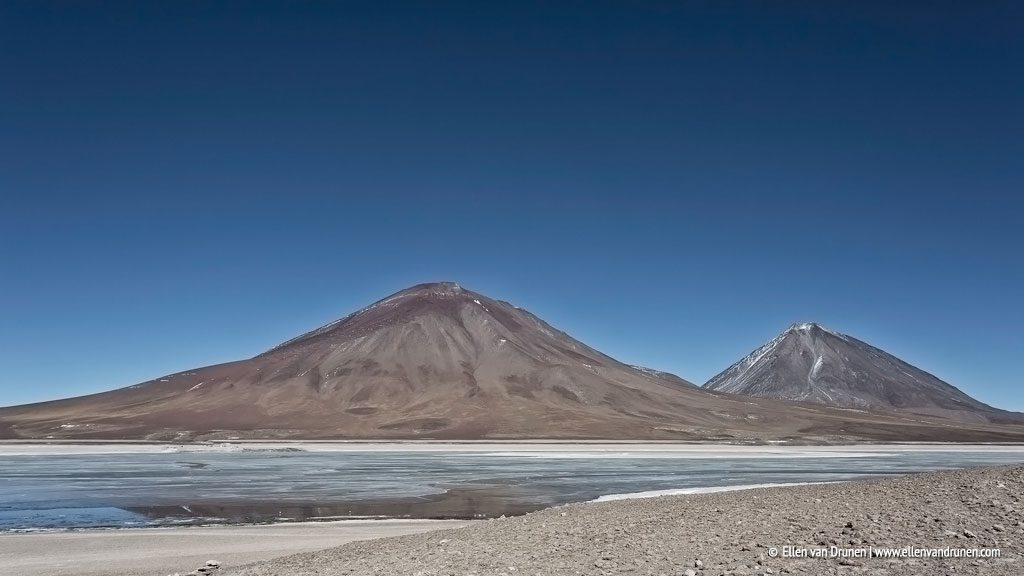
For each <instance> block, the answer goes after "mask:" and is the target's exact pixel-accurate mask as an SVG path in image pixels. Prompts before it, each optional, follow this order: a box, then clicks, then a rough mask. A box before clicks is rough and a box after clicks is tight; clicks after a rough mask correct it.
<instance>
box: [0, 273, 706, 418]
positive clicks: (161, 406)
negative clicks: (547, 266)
mask: <svg viewBox="0 0 1024 576" xmlns="http://www.w3.org/2000/svg"><path fill="white" fill-rule="evenodd" d="M687 395H697V396H703V395H704V393H703V392H701V391H700V390H699V388H697V387H696V386H694V385H692V384H691V383H689V382H686V381H685V380H682V379H681V378H678V377H675V376H672V375H669V374H666V373H661V372H656V371H652V370H643V369H639V368H634V367H631V366H628V365H626V364H623V363H621V362H619V361H617V360H615V359H613V358H610V357H609V356H607V355H605V354H602V353H601V352H598V351H597V350H594V349H593V348H591V347H589V346H587V345H585V344H583V343H581V342H579V341H578V340H575V339H573V338H572V337H570V336H568V335H567V334H565V333H564V332H561V331H559V330H556V329H555V328H553V327H551V326H550V325H548V324H547V323H545V322H544V321H542V320H541V319H539V318H537V317H536V316H534V315H533V314H531V313H529V312H527V311H526V310H523V309H521V308H518V307H515V306H512V305H511V304H509V303H507V302H504V301H500V300H495V299H492V298H488V297H487V296H484V295H482V294H478V293H476V292H473V291H471V290H467V289H465V288H463V287H461V286H460V285H458V284H456V283H454V282H438V283H429V284H420V285H416V286H413V287H411V288H407V289H405V290H401V291H399V292H396V293H394V294H392V295H390V296H388V297H386V298H384V299H382V300H379V301H377V302H375V303H373V304H371V305H370V306H367V307H365V308H363V309H361V310H359V311H357V312H355V313H352V314H350V315H348V316H345V317H344V318H341V319H339V320H336V321H333V322H331V323H329V324H325V325H323V326H321V327H319V328H316V329H314V330H312V331H310V332H307V333H305V334H302V335H300V336H298V337H296V338H293V339H291V340H288V341H286V342H284V343H282V344H280V345H278V346H276V347H274V348H272V349H270V350H268V351H266V352H264V353H262V354H259V355H257V356H255V357H253V358H250V359H248V360H242V361H239V362H231V363H228V364H221V365H217V366H209V367H206V368H199V369H196V370H190V371H186V372H181V373H178V374H172V375H169V376H166V377H163V378H158V379H156V380H153V381H150V382H145V383H142V384H139V385H136V386H131V387H129V388H124V389H121V390H115V391H112V392H108V393H104V394H97V395H92V396H86V397H82V398H74V399H69V400H63V401H57V402H49V403H43V404H37V405H31V406H28V407H15V408H14V409H0V433H2V432H3V430H2V428H3V426H2V425H3V424H4V416H5V415H9V414H11V413H12V412H13V413H14V416H13V417H11V418H9V419H8V422H10V421H13V422H15V424H13V430H14V431H15V432H16V434H15V435H25V436H39V435H55V436H56V437H64V436H71V435H73V436H108V437H111V436H113V437H120V436H126V437H139V436H143V437H153V438H175V437H178V436H179V435H180V436H182V437H194V436H197V435H205V436H207V437H209V436H210V435H214V436H216V435H229V434H233V435H239V434H241V435H243V436H248V435H255V436H261V437H268V436H269V437H274V436H307V437H374V438H387V437H413V438H416V437H436V438H480V437H529V436H534V437H545V436H548V435H554V436H559V437H616V436H618V437H628V436H630V435H639V436H641V437H646V436H653V437H678V433H674V432H668V431H666V430H667V428H668V427H671V426H672V425H676V424H680V423H682V422H683V421H684V420H685V418H684V419H681V418H679V416H678V414H682V413H685V412H686V408H687V407H688V404H687ZM658 426H662V427H663V428H665V430H662V431H660V432H659V431H657V430H656V428H657V427H658ZM218 431H224V432H218Z"/></svg>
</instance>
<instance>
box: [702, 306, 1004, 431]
mask: <svg viewBox="0 0 1024 576" xmlns="http://www.w3.org/2000/svg"><path fill="white" fill-rule="evenodd" d="M704 388H705V389H708V390H715V391H718V392H729V393H733V394H745V395H749V396H756V397H759V398H775V399H782V400H799V401H806V402H815V403H818V404H824V405H827V406H835V407H841V408H856V409H884V410H905V411H912V412H917V413H922V414H932V415H940V416H947V417H949V416H955V417H960V418H962V417H963V416H964V415H965V414H971V413H989V412H996V410H995V409H994V408H992V407H991V406H988V405H986V404H983V403H981V402H979V401H977V400H975V399H973V398H971V397H970V396H968V395H967V394H964V393H963V392H961V391H960V390H959V389H957V388H955V387H954V386H951V385H950V384H947V383H946V382H943V381H942V380H940V379H938V378H936V377H935V376H933V375H931V374H929V373H927V372H925V371H923V370H921V369H919V368H916V367H914V366H911V365H910V364H907V363H906V362H904V361H902V360H900V359H899V358H896V357H895V356H893V355H891V354H888V353H886V352H884V351H883V350H880V349H878V348H875V347H874V346H871V345H870V344H867V343H865V342H862V341H860V340H857V339H856V338H853V337H852V336H847V335H846V334H841V333H839V332H835V331H832V330H829V329H828V328H825V327H824V326H821V325H820V324H817V323H814V322H807V323H802V324H793V325H792V326H790V327H789V328H788V329H786V330H785V331H783V332H782V333H781V334H779V335H778V336H776V337H775V338H774V339H773V340H771V341H770V342H768V343H767V344H765V345H763V346H761V347H760V348H758V349H756V350H754V351H753V352H751V353H750V354H748V355H747V356H746V357H744V358H743V359H741V360H740V361H739V362H737V363H735V364H733V365H732V366H730V367H729V368H727V369H726V370H725V371H723V372H722V373H720V374H718V375H717V376H715V377H713V378H712V379H711V380H709V381H708V382H707V383H706V384H704Z"/></svg>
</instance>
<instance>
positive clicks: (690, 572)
mask: <svg viewBox="0 0 1024 576" xmlns="http://www.w3.org/2000/svg"><path fill="white" fill-rule="evenodd" d="M683 576H697V571H696V570H694V569H693V568H687V569H686V570H683Z"/></svg>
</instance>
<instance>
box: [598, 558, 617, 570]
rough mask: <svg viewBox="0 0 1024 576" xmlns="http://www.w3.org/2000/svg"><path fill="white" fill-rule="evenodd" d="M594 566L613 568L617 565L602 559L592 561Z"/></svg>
mask: <svg viewBox="0 0 1024 576" xmlns="http://www.w3.org/2000/svg"><path fill="white" fill-rule="evenodd" d="M594 566H597V567H598V568H615V566H617V565H616V564H615V562H612V561H611V560H605V559H604V558H601V559H598V560H595V561H594Z"/></svg>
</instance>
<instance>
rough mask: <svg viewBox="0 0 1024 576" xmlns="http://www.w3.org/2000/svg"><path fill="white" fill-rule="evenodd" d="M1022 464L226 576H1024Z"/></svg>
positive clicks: (494, 533)
mask: <svg viewBox="0 0 1024 576" xmlns="http://www.w3.org/2000/svg"><path fill="white" fill-rule="evenodd" d="M1022 498H1024V467H1001V468H987V469H973V470H958V471H950V472H937V473H928V474H918V475H912V476H901V477H895V478H886V479H881V480H868V481H858V482H851V483H843V484H825V485H810V486H798V487H788V488H763V489H755V490H745V491H739V492H722V493H714V494H696V495H689V496H668V497H662V498H650V499H637V500H623V501H614V502H606V503H597V504H595V503H590V504H573V505H568V506H561V507H556V508H550V509H547V510H543V511H540V512H535V513H532V514H527V515H525V516H520V517H514V518H500V519H496V520H492V521H488V522H481V523H478V524H474V525H471V526H469V527H466V528H461V529H455V530H441V531H436V532H428V533H423V534H416V535H410V536H401V537H396V538H386V539H381V540H373V541H366V542H356V543H351V544H347V545H344V546H340V547H338V548H332V549H328V550H322V551H318V552H312V553H304V554H298V555H294V556H288V557H284V558H279V559H276V560H271V561H268V562H263V563H258V564H252V565H249V566H243V567H230V566H226V567H224V568H222V569H220V570H217V572H218V573H219V574H220V575H223V576H243V575H244V576H270V575H273V576H300V575H302V576H340V575H370V574H373V575H381V576H399V575H409V576H413V575H416V576H442V575H451V576H469V575H477V576H491V575H506V576H520V575H528V576H544V575H552V576H553V575H558V576H562V575H581V574H587V575H597V574H637V575H666V576H719V575H737V576H740V575H747V576H749V575H755V574H758V575H759V574H771V575H774V574H808V575H811V576H818V575H861V574H870V575H883V574H884V575H894V576H900V575H908V574H914V575H928V576H933V575H939V576H942V575H957V576H960V575H965V574H978V575H984V576H992V575H1007V576H1010V575H1013V576H1017V575H1022V574H1024V559H1022V555H1024V502H1022V501H1021V499H1022ZM787 545H789V546H799V547H806V548H820V547H826V548H827V547H829V546H833V545H835V546H838V547H842V548H863V547H868V546H874V547H891V548H902V547H907V546H913V547H918V548H945V547H947V546H948V547H952V548H999V549H1000V551H1001V557H1000V558H998V559H974V558H957V559H934V558H932V559H926V558H781V557H773V556H772V549H773V548H774V549H775V551H776V552H778V553H779V554H780V555H781V554H782V550H783V547H784V546H787Z"/></svg>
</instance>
